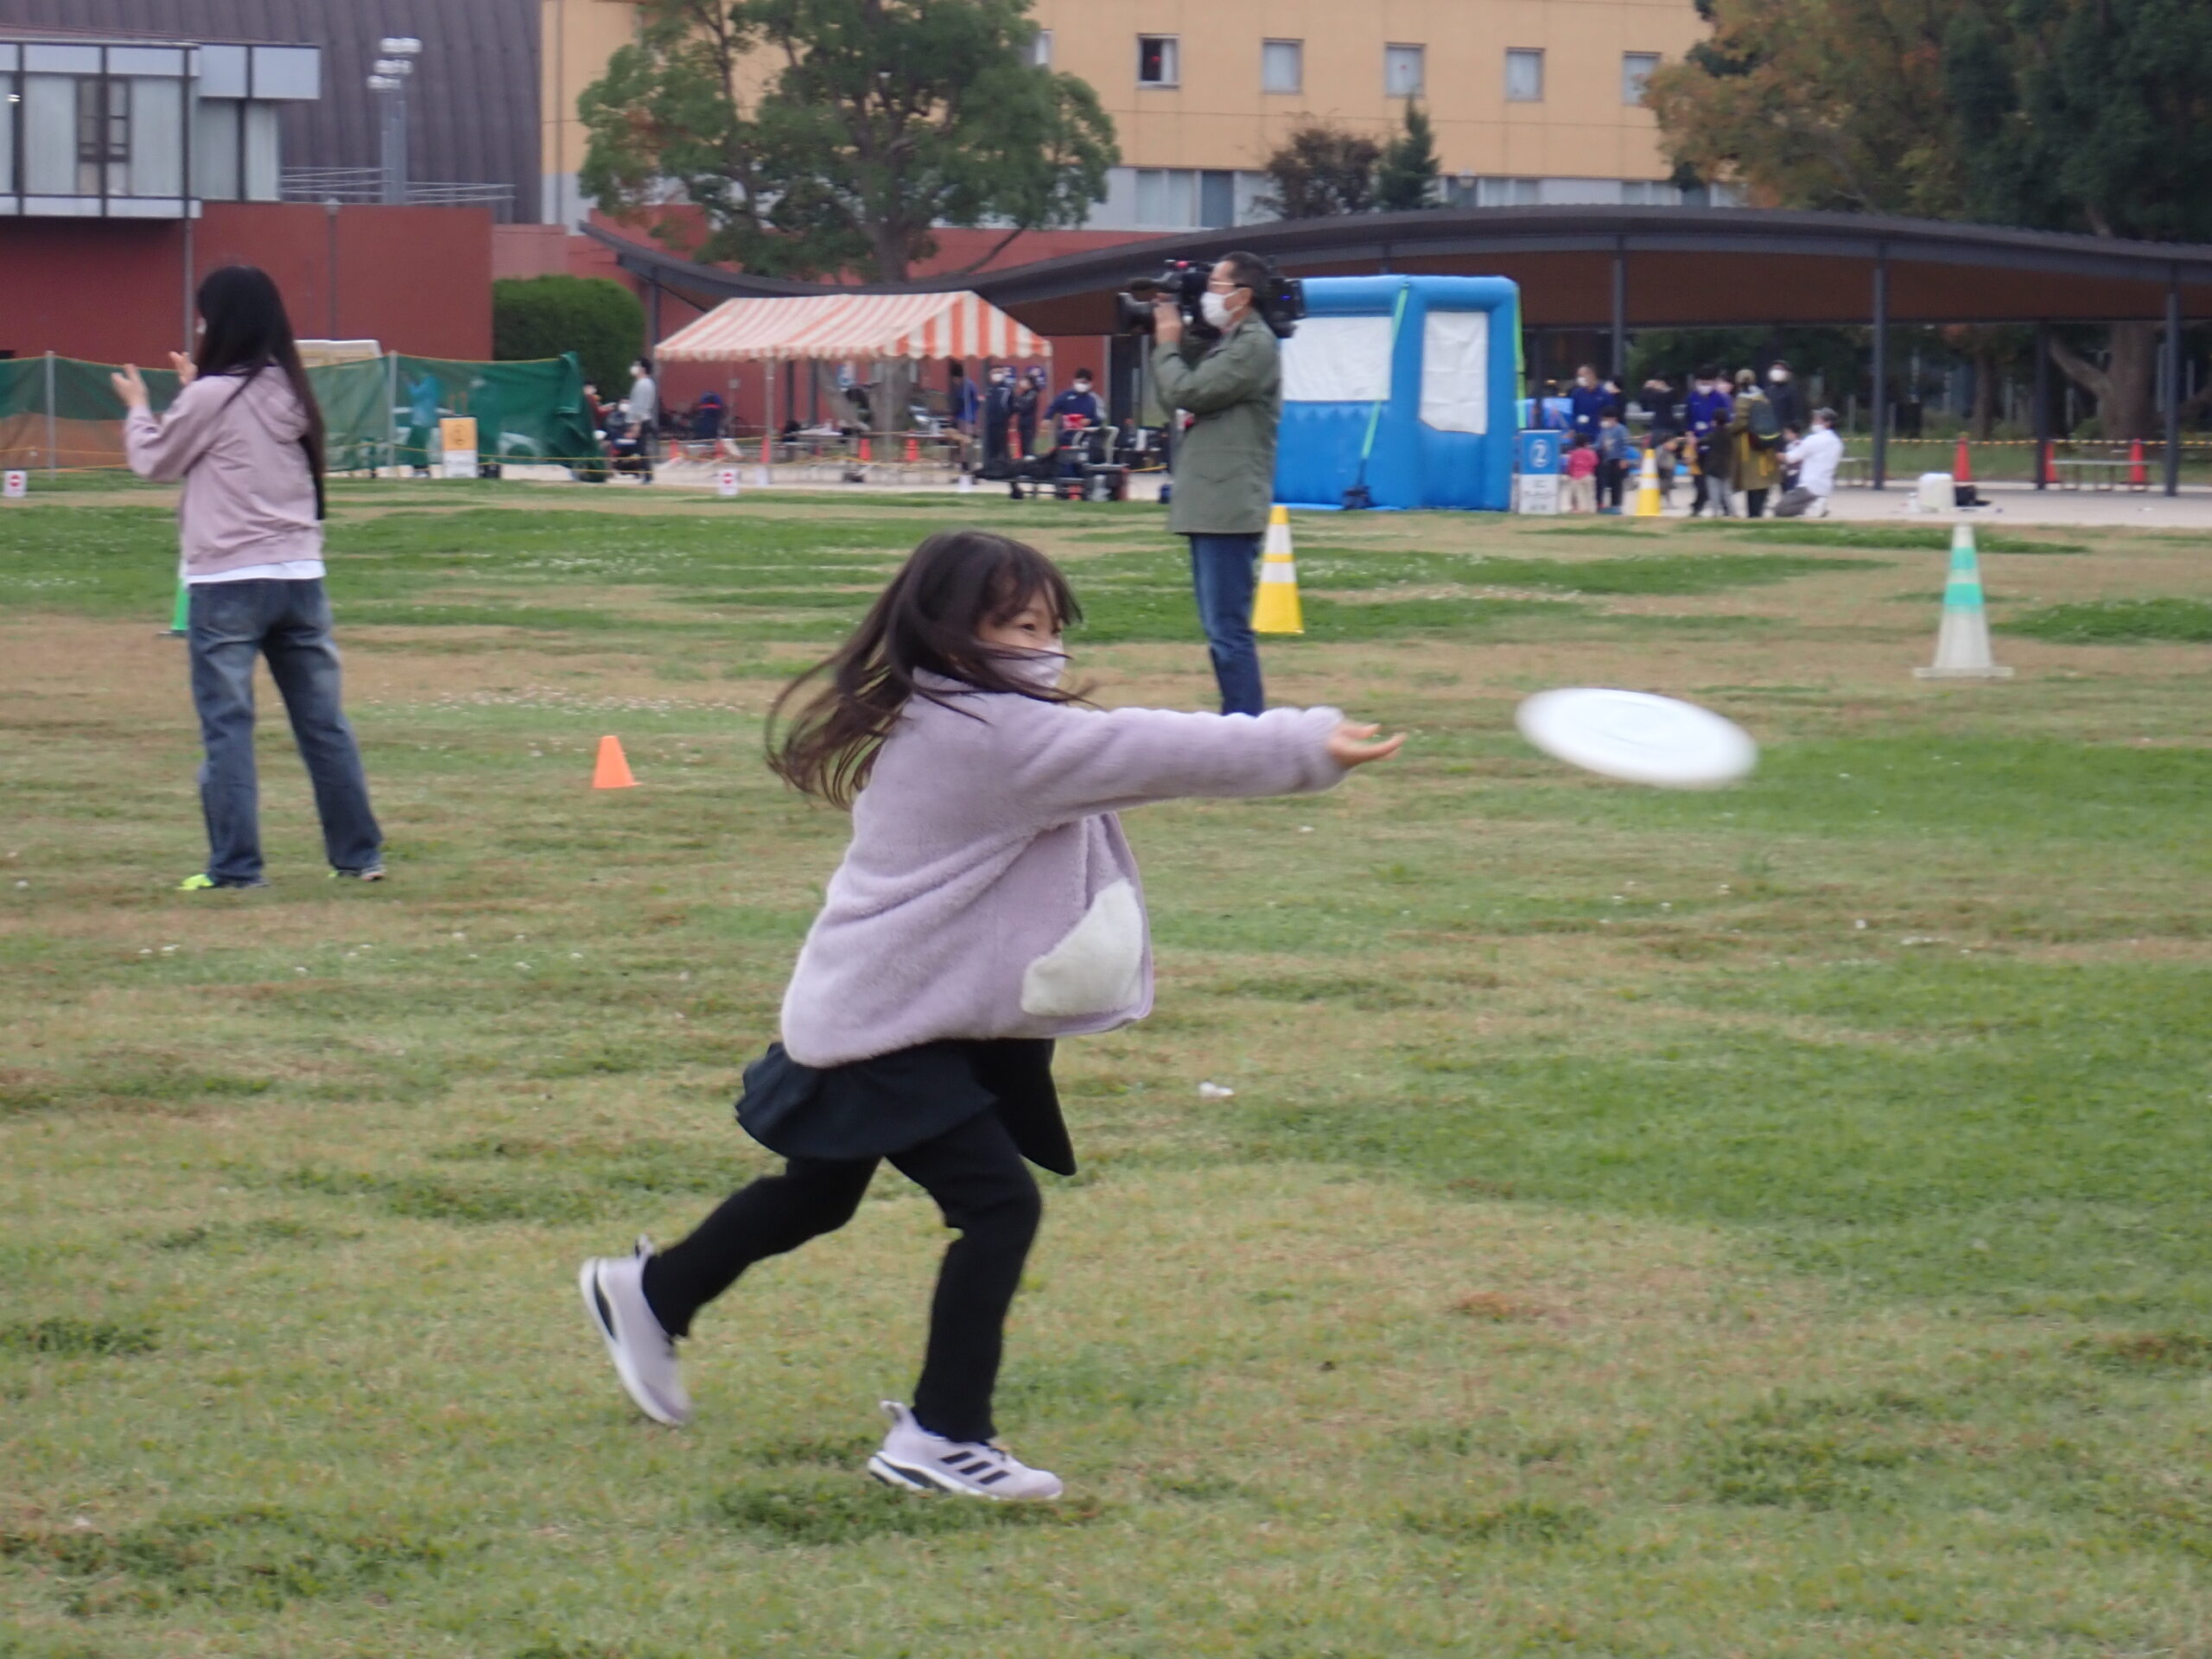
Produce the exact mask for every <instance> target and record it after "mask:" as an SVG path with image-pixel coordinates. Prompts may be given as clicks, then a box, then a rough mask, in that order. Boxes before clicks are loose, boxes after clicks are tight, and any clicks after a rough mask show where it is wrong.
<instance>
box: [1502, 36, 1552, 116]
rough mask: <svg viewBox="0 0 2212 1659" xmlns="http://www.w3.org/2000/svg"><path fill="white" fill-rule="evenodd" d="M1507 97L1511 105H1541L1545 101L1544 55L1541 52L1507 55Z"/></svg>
mask: <svg viewBox="0 0 2212 1659" xmlns="http://www.w3.org/2000/svg"><path fill="white" fill-rule="evenodd" d="M1505 97H1506V101H1507V102H1508V103H1511V104H1541V103H1542V102H1543V101H1544V54H1542V53H1541V52H1530V51H1523V50H1521V49H1519V48H1514V49H1511V50H1509V51H1508V52H1507V53H1506V54H1505Z"/></svg>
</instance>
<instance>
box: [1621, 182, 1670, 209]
mask: <svg viewBox="0 0 2212 1659" xmlns="http://www.w3.org/2000/svg"><path fill="white" fill-rule="evenodd" d="M1681 200H1682V193H1681V191H1680V190H1678V189H1676V188H1675V187H1674V186H1673V185H1671V184H1669V183H1668V182H1667V181H1665V180H1663V179H1623V180H1622V181H1621V203H1622V205H1623V206H1624V207H1680V206H1681Z"/></svg>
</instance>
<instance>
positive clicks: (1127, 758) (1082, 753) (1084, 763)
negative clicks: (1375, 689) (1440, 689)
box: [995, 699, 1404, 823]
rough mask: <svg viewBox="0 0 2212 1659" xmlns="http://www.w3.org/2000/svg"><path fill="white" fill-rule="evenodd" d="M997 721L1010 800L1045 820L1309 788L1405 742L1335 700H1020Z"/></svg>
mask: <svg viewBox="0 0 2212 1659" xmlns="http://www.w3.org/2000/svg"><path fill="white" fill-rule="evenodd" d="M1004 701H1005V702H1007V703H1011V702H1012V701H1013V700H1012V699H1007V700H1004ZM995 712H998V711H995ZM1001 720H1002V723H1001V733H1000V735H1001V741H1003V742H1004V744H1005V760H1006V772H1005V774H1004V775H1005V778H1006V782H1007V790H1008V794H1009V796H1010V797H1011V802H1012V804H1013V806H1014V810H1017V811H1020V812H1021V813H1023V814H1024V815H1025V816H1027V817H1033V818H1035V819H1037V820H1039V821H1041V822H1043V823H1068V822H1070V821H1071V820H1073V819H1076V818H1081V817H1090V816H1091V815H1092V814H1094V813H1098V812H1112V811H1118V810H1122V809H1124V808H1127V807H1131V806H1140V805H1142V804H1144V803H1146V802H1147V801H1163V800H1175V799H1179V798H1186V797H1193V796H1211V797H1228V796H1258V795H1306V794H1314V793H1318V792H1319V791H1322V790H1325V789H1329V788H1332V787H1333V786H1335V785H1337V784H1338V783H1341V782H1342V781H1343V780H1344V774H1345V772H1347V771H1348V770H1349V769H1350V768H1351V767H1352V766H1363V765H1364V764H1366V763H1367V762H1368V761H1370V760H1382V759H1383V758H1384V757H1385V756H1387V755H1389V754H1392V753H1395V752H1396V750H1397V747H1398V745H1399V744H1400V743H1401V742H1402V741H1404V740H1403V739H1402V738H1391V739H1389V740H1386V741H1383V742H1380V743H1373V742H1368V741H1364V740H1366V739H1367V738H1370V737H1371V736H1372V735H1373V734H1374V731H1375V728H1373V727H1371V726H1368V727H1358V726H1353V725H1351V724H1350V723H1349V722H1347V721H1345V720H1344V716H1343V715H1342V714H1340V713H1339V712H1338V710H1336V709H1269V710H1268V712H1267V713H1266V714H1264V715H1258V716H1257V717H1255V716H1252V715H1192V714H1179V713H1176V712H1174V711H1173V710H1170V709H1103V710H1102V709H1077V708H1073V707H1070V706H1068V705H1066V704H1053V703H1044V702H1027V701H1025V702H1022V703H1020V706H1019V707H1006V708H1004V709H1003V711H1002V715H1001ZM995 723H1000V722H995Z"/></svg>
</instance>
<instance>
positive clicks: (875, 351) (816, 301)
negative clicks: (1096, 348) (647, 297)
mask: <svg viewBox="0 0 2212 1659" xmlns="http://www.w3.org/2000/svg"><path fill="white" fill-rule="evenodd" d="M653 355H654V357H655V358H656V359H667V360H670V361H672V362H678V363H682V362H699V363H729V362H741V361H747V360H758V359H772V360H773V359H784V358H808V357H817V358H844V357H853V358H887V357H907V358H925V357H957V358H970V357H987V358H991V359H996V360H1001V361H1003V360H1008V359H1049V358H1050V357H1051V356H1052V346H1050V345H1049V344H1048V343H1047V342H1046V341H1045V340H1039V338H1038V337H1037V336H1036V335H1035V334H1032V333H1030V331H1029V330H1028V329H1027V328H1025V327H1022V326H1021V325H1020V323H1018V322H1016V321H1014V319H1013V318H1012V317H1010V316H1008V315H1007V314H1006V313H1005V312H1003V311H1001V310H1000V309H999V308H997V307H996V306H995V305H991V304H989V303H988V302H985V301H983V300H982V299H979V298H978V297H976V295H974V294H973V293H970V292H969V291H967V290H965V289H962V290H959V291H957V292H938V293H925V294H858V293H853V292H850V291H848V292H845V293H842V294H809V295H799V296H775V297H766V296H749V297H746V298H741V299H731V300H724V301H723V302H721V304H720V305H718V306H716V307H715V308H714V309H713V310H711V311H709V312H708V313H707V315H705V316H703V317H701V318H699V319H698V320H697V321H694V322H690V323H687V324H685V325H684V326H683V327H681V328H679V329H677V331H676V332H675V333H674V334H671V335H669V336H668V338H667V339H665V340H661V341H659V342H658V343H657V344H656V345H655V346H654V347H653Z"/></svg>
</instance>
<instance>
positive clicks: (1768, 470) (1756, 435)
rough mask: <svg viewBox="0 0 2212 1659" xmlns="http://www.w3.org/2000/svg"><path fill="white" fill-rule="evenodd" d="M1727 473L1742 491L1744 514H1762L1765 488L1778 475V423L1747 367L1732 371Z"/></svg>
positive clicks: (1769, 487) (1753, 515) (1770, 406)
mask: <svg viewBox="0 0 2212 1659" xmlns="http://www.w3.org/2000/svg"><path fill="white" fill-rule="evenodd" d="M1728 435H1729V440H1730V450H1729V457H1728V472H1729V477H1730V478H1731V479H1732V480H1733V481H1734V483H1735V484H1736V486H1737V487H1738V488H1739V489H1741V490H1742V491H1743V492H1744V517H1745V518H1764V517H1765V516H1766V498H1767V492H1768V491H1770V490H1771V489H1772V488H1773V487H1774V486H1775V485H1776V484H1777V482H1778V481H1779V480H1781V477H1782V454H1781V451H1782V427H1781V424H1780V423H1778V422H1777V421H1776V419H1775V418H1774V405H1773V404H1770V403H1769V402H1768V401H1767V399H1766V396H1765V394H1764V393H1763V392H1762V391H1759V380H1758V376H1757V375H1756V374H1753V373H1752V372H1751V371H1750V370H1749V369H1743V370H1740V371H1738V373H1737V375H1736V403H1735V407H1734V409H1733V410H1732V413H1731V414H1730V416H1729V421H1728Z"/></svg>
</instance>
